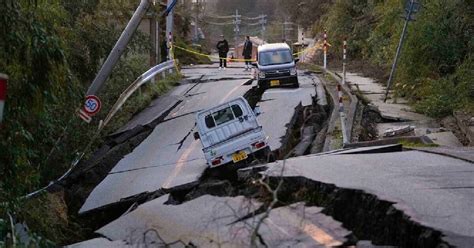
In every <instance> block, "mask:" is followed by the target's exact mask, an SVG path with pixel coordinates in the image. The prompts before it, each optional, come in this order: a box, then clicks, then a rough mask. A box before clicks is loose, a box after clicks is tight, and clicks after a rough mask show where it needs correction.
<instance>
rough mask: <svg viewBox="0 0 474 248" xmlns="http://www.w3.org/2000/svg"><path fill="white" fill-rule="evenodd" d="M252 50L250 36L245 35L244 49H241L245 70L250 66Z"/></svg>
mask: <svg viewBox="0 0 474 248" xmlns="http://www.w3.org/2000/svg"><path fill="white" fill-rule="evenodd" d="M252 50H253V44H252V41H250V37H249V36H247V37H246V38H245V43H244V49H243V50H242V56H244V59H245V71H248V70H250V68H251V63H250V60H251V59H252Z"/></svg>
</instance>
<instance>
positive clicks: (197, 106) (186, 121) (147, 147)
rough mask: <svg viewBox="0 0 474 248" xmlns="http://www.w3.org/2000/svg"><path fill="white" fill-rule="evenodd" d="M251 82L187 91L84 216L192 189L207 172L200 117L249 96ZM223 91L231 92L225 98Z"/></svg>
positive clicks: (96, 193)
mask: <svg viewBox="0 0 474 248" xmlns="http://www.w3.org/2000/svg"><path fill="white" fill-rule="evenodd" d="M244 83H245V80H228V81H222V82H205V83H200V84H197V85H195V86H193V87H192V88H190V89H189V90H186V91H182V93H181V94H184V96H185V100H183V101H182V102H181V103H179V104H178V105H177V106H176V107H175V108H173V109H172V111H170V112H169V113H168V115H167V116H166V117H164V118H163V120H162V122H161V123H159V124H158V125H157V126H156V127H155V128H154V130H153V132H152V133H151V134H150V135H149V136H148V137H147V138H146V139H145V140H144V141H143V142H141V143H140V145H138V146H137V147H136V148H135V149H134V150H133V151H132V152H131V153H129V154H128V155H126V156H125V157H124V158H122V159H121V160H120V161H119V162H118V164H117V165H116V166H115V167H114V168H113V169H112V170H111V171H110V173H109V175H108V176H107V177H106V178H105V179H104V180H103V181H102V182H101V183H100V184H99V185H98V186H97V187H96V188H95V189H94V190H93V191H92V193H91V194H90V195H89V197H88V198H87V200H86V202H85V203H84V204H83V206H82V207H81V209H80V211H79V212H80V213H85V212H87V211H90V210H93V209H96V208H100V207H103V206H106V205H109V204H114V203H118V202H120V201H122V199H125V198H130V197H133V196H135V195H140V194H142V193H147V192H148V193H152V192H155V191H157V190H160V189H170V188H174V187H178V186H180V187H181V186H187V185H192V184H193V183H195V182H197V180H198V179H199V178H200V177H201V175H202V173H203V172H204V171H205V170H206V168H207V164H206V161H205V159H204V154H203V153H202V145H201V143H200V141H195V140H194V139H193V136H192V132H193V130H194V129H195V117H194V113H195V112H196V111H199V110H201V109H204V108H208V107H210V106H213V105H216V101H217V102H224V101H228V100H231V99H233V98H236V97H238V96H242V95H244V94H245V93H246V92H247V91H248V90H250V88H251V87H252V86H249V85H243V84H244ZM219 92H225V94H220V93H219Z"/></svg>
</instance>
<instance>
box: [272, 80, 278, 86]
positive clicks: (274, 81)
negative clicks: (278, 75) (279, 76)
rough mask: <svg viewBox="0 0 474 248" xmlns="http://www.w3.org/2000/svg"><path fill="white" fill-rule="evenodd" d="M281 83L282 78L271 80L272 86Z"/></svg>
mask: <svg viewBox="0 0 474 248" xmlns="http://www.w3.org/2000/svg"><path fill="white" fill-rule="evenodd" d="M278 85H280V80H271V81H270V86H278Z"/></svg>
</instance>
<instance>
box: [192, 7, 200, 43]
mask: <svg viewBox="0 0 474 248" xmlns="http://www.w3.org/2000/svg"><path fill="white" fill-rule="evenodd" d="M200 9H201V6H200V3H199V0H196V2H195V3H194V39H193V42H194V43H195V44H197V42H198V41H199V27H198V20H199V11H200Z"/></svg>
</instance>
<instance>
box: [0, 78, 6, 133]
mask: <svg viewBox="0 0 474 248" xmlns="http://www.w3.org/2000/svg"><path fill="white" fill-rule="evenodd" d="M7 81H8V76H7V75H5V74H2V73H0V125H1V124H2V121H3V108H4V107H5V99H6V98H7Z"/></svg>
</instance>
